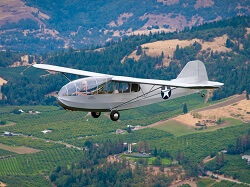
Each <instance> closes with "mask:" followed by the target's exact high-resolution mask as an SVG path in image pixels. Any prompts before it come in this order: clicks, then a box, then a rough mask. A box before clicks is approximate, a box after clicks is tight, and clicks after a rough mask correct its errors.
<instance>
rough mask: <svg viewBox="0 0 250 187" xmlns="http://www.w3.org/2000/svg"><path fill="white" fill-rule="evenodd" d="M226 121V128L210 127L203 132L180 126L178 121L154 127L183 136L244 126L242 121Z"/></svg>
mask: <svg viewBox="0 0 250 187" xmlns="http://www.w3.org/2000/svg"><path fill="white" fill-rule="evenodd" d="M224 121H225V123H226V124H227V125H225V126H220V125H216V126H210V127H207V128H206V129H201V130H197V129H195V128H193V127H188V126H186V125H183V124H180V123H179V122H177V121H167V122H166V123H163V124H160V125H157V126H156V127H153V128H155V129H158V130H163V131H166V132H169V133H171V134H173V135H174V136H183V135H187V134H193V133H202V132H204V133H205V132H211V131H215V130H217V129H221V128H226V127H230V126H235V125H241V124H242V121H240V120H237V119H233V118H225V119H224Z"/></svg>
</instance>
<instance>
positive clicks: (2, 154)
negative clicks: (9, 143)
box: [0, 149, 16, 157]
mask: <svg viewBox="0 0 250 187" xmlns="http://www.w3.org/2000/svg"><path fill="white" fill-rule="evenodd" d="M15 154H16V153H14V152H10V151H6V150H4V149H0V157H2V156H9V155H15Z"/></svg>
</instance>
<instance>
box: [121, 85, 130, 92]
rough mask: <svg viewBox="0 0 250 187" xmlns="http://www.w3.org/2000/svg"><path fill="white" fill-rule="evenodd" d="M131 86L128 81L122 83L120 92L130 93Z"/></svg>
mask: <svg viewBox="0 0 250 187" xmlns="http://www.w3.org/2000/svg"><path fill="white" fill-rule="evenodd" d="M129 92H130V86H129V84H128V83H120V87H119V93H129Z"/></svg>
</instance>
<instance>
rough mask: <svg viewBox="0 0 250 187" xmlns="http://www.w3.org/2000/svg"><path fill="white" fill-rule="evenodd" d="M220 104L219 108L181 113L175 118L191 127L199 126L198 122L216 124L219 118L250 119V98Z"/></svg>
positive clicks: (245, 120) (247, 120)
mask: <svg viewBox="0 0 250 187" xmlns="http://www.w3.org/2000/svg"><path fill="white" fill-rule="evenodd" d="M219 106H220V105H218V108H216V106H215V107H214V108H213V109H209V110H202V111H195V112H190V113H187V114H183V115H179V116H177V117H175V118H173V120H176V121H178V122H180V123H184V124H186V125H188V126H191V127H197V126H196V125H195V124H196V123H200V124H206V126H216V122H217V120H218V119H219V118H235V119H238V120H241V121H243V122H249V121H250V100H246V99H243V100H241V101H238V102H236V103H231V104H229V105H226V106H222V107H219ZM222 125H223V124H222Z"/></svg>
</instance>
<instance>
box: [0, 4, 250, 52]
mask: <svg viewBox="0 0 250 187" xmlns="http://www.w3.org/2000/svg"><path fill="white" fill-rule="evenodd" d="M15 1H16V2H18V1H19V0H15ZM23 2H24V3H25V4H26V6H27V7H26V8H27V9H28V10H29V11H31V10H32V9H31V7H32V8H38V11H34V10H33V12H31V13H30V16H27V15H26V17H25V16H20V18H18V16H19V15H18V14H17V18H16V19H17V20H19V21H17V20H15V21H13V20H12V19H13V18H12V19H8V17H6V18H5V17H4V16H3V18H2V19H1V21H2V23H5V24H1V26H0V30H3V31H6V32H3V33H1V35H2V37H1V40H0V41H1V45H2V46H3V48H10V49H13V50H15V51H23V52H31V53H34V52H46V51H52V50H57V49H61V48H63V47H66V46H70V47H75V48H85V47H87V46H91V45H93V44H94V45H100V44H102V45H103V44H105V43H106V42H107V41H109V40H110V39H112V40H115V41H117V40H118V39H119V38H121V37H123V36H127V35H131V34H133V32H134V31H143V32H147V31H150V30H156V31H161V30H164V31H166V32H169V31H171V32H172V31H175V30H183V29H184V28H185V27H192V26H197V25H200V24H203V23H205V22H212V21H218V20H224V19H228V18H231V17H233V16H237V15H249V7H248V6H249V3H248V1H247V0H244V1H237V0H233V1H225V0H223V1H222V0H210V1H199V0H181V1H178V0H177V1H176V0H174V1H169V0H157V1H156V0H147V1H145V0H143V1H141V0H129V1H128V0H127V1H125V0H110V1H91V0H87V1H84V2H82V1H81V0H74V1H70V0H56V1H50V0H23ZM6 6H8V4H6ZM232 7H233V8H232ZM17 8H18V7H17ZM20 8H22V7H20ZM30 9H31V10H30ZM17 10H18V9H17ZM5 11H6V12H7V13H8V12H9V13H12V12H13V11H16V10H15V7H13V10H12V7H11V6H10V9H7V10H5ZM17 12H18V11H17ZM44 15H46V16H44ZM45 29H49V30H50V31H49V32H47V31H46V30H45ZM25 30H26V31H25ZM24 31H25V32H27V31H28V34H23V32H24ZM143 32H142V33H143ZM51 33H52V34H51ZM16 38H18V40H16Z"/></svg>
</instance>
